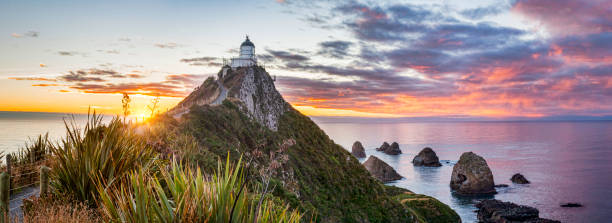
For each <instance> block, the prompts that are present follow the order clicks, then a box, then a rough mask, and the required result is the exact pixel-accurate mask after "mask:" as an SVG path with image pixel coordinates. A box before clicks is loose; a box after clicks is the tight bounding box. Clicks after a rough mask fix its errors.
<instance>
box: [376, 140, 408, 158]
mask: <svg viewBox="0 0 612 223" xmlns="http://www.w3.org/2000/svg"><path fill="white" fill-rule="evenodd" d="M376 151H381V152H383V153H386V154H387V155H398V154H402V150H400V148H399V144H398V143H397V142H393V143H391V145H389V143H387V142H384V143H383V144H382V145H381V146H380V147H378V148H376Z"/></svg>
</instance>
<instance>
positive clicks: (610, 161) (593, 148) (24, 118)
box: [0, 111, 612, 222]
mask: <svg viewBox="0 0 612 223" xmlns="http://www.w3.org/2000/svg"><path fill="white" fill-rule="evenodd" d="M105 119H106V120H109V119H110V117H105ZM72 120H74V121H75V122H76V123H77V124H80V125H83V124H84V123H85V122H86V120H87V115H70V114H62V113H37V112H4V111H0V151H4V152H5V153H7V152H14V151H17V150H18V149H20V148H23V147H24V145H25V143H26V142H27V141H28V139H29V138H35V137H37V136H38V135H40V134H45V133H48V134H49V138H51V139H52V140H58V139H59V138H61V137H63V136H64V135H65V126H64V121H68V122H71V121H72ZM313 120H314V121H315V122H316V123H317V124H318V125H319V126H320V127H321V128H322V129H323V130H324V131H325V132H326V133H327V134H328V135H329V136H330V138H331V139H333V140H334V141H335V142H336V143H337V144H339V145H341V146H342V147H344V148H345V149H346V150H348V151H350V149H351V146H352V144H353V143H354V142H355V141H356V140H359V141H361V142H362V144H363V145H364V147H365V148H366V154H367V155H368V156H372V155H373V156H377V157H378V158H380V159H382V160H383V161H385V162H387V163H388V164H389V165H391V166H392V167H393V168H394V169H395V170H396V171H397V172H398V173H399V174H400V175H402V176H403V177H404V178H403V179H401V180H398V181H394V182H391V183H389V185H395V186H398V187H403V188H406V189H409V190H411V191H413V192H415V193H421V194H426V195H429V196H432V197H435V198H437V199H438V200H440V201H442V202H443V203H445V204H447V205H449V206H450V207H451V208H452V209H454V210H455V211H457V213H458V214H459V215H460V216H461V219H462V221H463V222H476V221H477V218H476V213H475V212H474V211H475V210H476V208H475V207H474V204H475V203H477V202H478V201H479V200H482V199H488V198H495V199H499V200H502V201H510V202H513V203H516V204H521V205H528V206H533V207H536V208H537V209H539V211H540V217H543V218H550V219H554V220H560V221H562V222H612V121H575V122H574V121H517V122H500V121H487V122H475V121H470V122H435V121H421V122H394V123H377V122H346V121H341V122H335V121H333V119H325V120H320V119H316V118H313ZM384 141H387V142H389V143H392V142H397V143H399V145H400V149H401V150H402V154H400V155H396V156H391V155H386V154H384V153H381V152H378V151H376V149H375V148H376V147H379V146H380V145H381V144H382V143H383V142H384ZM424 147H431V148H433V149H434V151H435V152H436V153H437V155H438V157H439V158H440V160H441V163H442V167H414V166H413V165H412V163H411V162H412V159H413V157H414V156H415V155H416V154H417V153H418V152H419V151H420V150H421V149H422V148H424ZM468 151H472V152H474V153H476V154H478V155H480V156H482V157H484V158H485V159H486V161H487V163H488V165H489V167H490V168H491V170H492V172H493V175H494V179H495V183H496V184H508V185H509V187H507V188H498V193H497V194H496V195H493V196H488V197H460V196H456V195H454V194H453V193H452V192H451V190H450V187H449V183H450V177H451V173H452V169H453V165H454V164H455V163H456V162H457V160H458V159H459V156H460V155H461V154H462V153H464V152H468ZM366 159H367V158H364V159H359V160H360V161H361V162H365V160H366ZM515 173H521V174H523V175H524V176H525V177H526V178H527V179H528V180H529V181H531V184H527V185H518V184H513V183H512V182H511V181H510V177H511V176H512V175H513V174H515ZM566 202H577V203H581V204H583V205H584V206H583V207H580V208H562V207H560V204H562V203H566Z"/></svg>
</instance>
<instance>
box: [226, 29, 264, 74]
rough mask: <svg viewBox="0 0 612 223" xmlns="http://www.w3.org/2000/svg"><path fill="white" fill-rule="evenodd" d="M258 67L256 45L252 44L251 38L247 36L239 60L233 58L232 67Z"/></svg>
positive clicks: (241, 47)
mask: <svg viewBox="0 0 612 223" xmlns="http://www.w3.org/2000/svg"><path fill="white" fill-rule="evenodd" d="M254 65H257V58H256V57H255V44H253V42H251V40H250V39H249V36H246V40H245V41H244V42H242V44H240V56H238V58H231V63H230V66H231V67H232V68H236V67H249V66H254Z"/></svg>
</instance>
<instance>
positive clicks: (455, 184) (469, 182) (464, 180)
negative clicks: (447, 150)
mask: <svg viewBox="0 0 612 223" xmlns="http://www.w3.org/2000/svg"><path fill="white" fill-rule="evenodd" d="M450 187H451V189H453V190H455V192H456V193H457V194H460V195H485V194H495V193H497V192H496V191H495V182H494V181H493V173H491V169H490V168H489V166H488V165H487V161H485V159H484V158H482V157H481V156H479V155H476V154H475V153H473V152H466V153H463V154H461V157H460V158H459V161H458V162H457V164H455V166H454V167H453V174H452V175H451V181H450Z"/></svg>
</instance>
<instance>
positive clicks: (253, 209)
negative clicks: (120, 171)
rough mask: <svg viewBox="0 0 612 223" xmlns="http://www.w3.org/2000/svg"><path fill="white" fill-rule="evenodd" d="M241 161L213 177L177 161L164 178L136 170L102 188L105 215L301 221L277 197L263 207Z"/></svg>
mask: <svg viewBox="0 0 612 223" xmlns="http://www.w3.org/2000/svg"><path fill="white" fill-rule="evenodd" d="M240 165H241V163H240V161H239V162H238V164H237V167H235V168H234V167H232V166H230V164H229V159H228V160H227V162H226V164H225V167H222V165H221V164H219V165H218V168H217V172H216V173H215V174H213V176H212V177H210V178H208V179H207V177H205V176H204V175H202V173H201V171H200V169H199V168H198V169H197V170H196V171H193V170H192V169H190V168H188V167H183V166H182V165H180V164H177V163H176V162H173V163H172V165H171V167H170V169H169V170H162V171H161V174H160V177H159V178H158V177H155V176H152V175H150V174H149V173H147V172H146V171H142V170H139V171H134V172H132V173H130V174H129V177H128V178H126V179H125V181H126V182H125V183H123V184H116V185H114V186H111V187H104V186H102V185H100V186H99V187H98V193H99V194H100V197H101V203H102V205H101V210H102V213H103V214H104V218H105V219H106V221H108V222H300V219H301V216H300V214H299V213H298V212H296V211H290V210H288V207H287V206H283V205H282V204H278V203H276V202H274V201H273V200H270V199H264V202H263V203H262V205H261V206H259V205H258V203H257V202H258V199H255V196H251V195H250V194H249V193H248V192H247V191H246V189H245V186H246V185H245V176H244V172H243V170H242V169H241V168H240Z"/></svg>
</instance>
